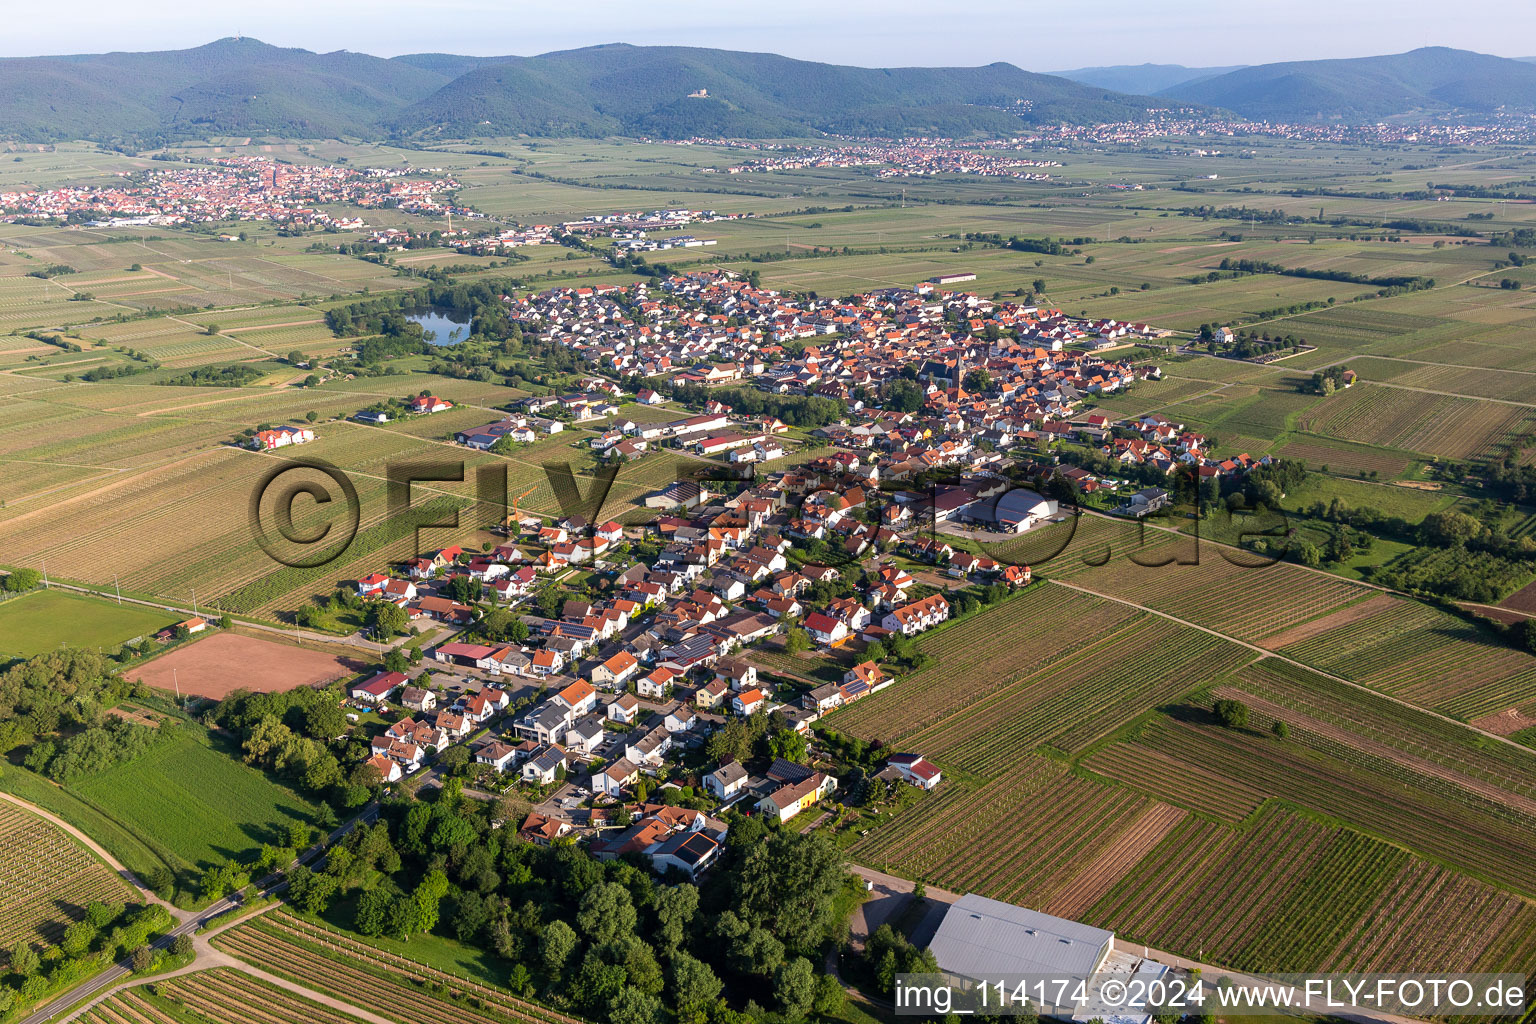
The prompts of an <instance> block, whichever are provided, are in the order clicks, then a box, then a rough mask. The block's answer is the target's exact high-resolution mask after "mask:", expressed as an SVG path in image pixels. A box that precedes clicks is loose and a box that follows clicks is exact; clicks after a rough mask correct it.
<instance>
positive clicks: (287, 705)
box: [212, 687, 378, 808]
mask: <svg viewBox="0 0 1536 1024" xmlns="http://www.w3.org/2000/svg"><path fill="white" fill-rule="evenodd" d="M212 718H213V721H214V722H215V723H216V724H217V725H219V726H221V727H223V728H225V729H227V730H229V731H230V732H232V733H234V734H235V736H236V737H238V738H239V740H240V749H241V752H242V754H243V756H244V758H245V761H246V763H247V764H251V765H255V766H257V767H260V768H263V769H265V770H267V771H270V772H273V773H275V774H277V775H280V776H283V777H284V778H286V779H288V780H289V781H290V782H292V783H293V785H295V786H296V787H297V788H299V789H300V790H303V791H306V792H309V793H313V794H314V795H316V796H318V797H322V798H325V799H328V800H330V801H332V802H333V803H336V804H339V805H340V806H342V807H348V808H350V807H358V806H361V805H362V804H364V803H366V802H367V800H368V797H369V793H370V790H371V788H372V787H373V786H375V785H377V782H378V777H377V774H378V773H377V772H376V771H375V770H374V769H373V768H372V767H371V766H369V765H368V764H367V761H368V757H369V755H370V753H371V751H370V750H369V748H368V746H367V744H366V743H365V742H363V740H362V739H360V738H352V739H343V738H342V737H343V736H344V734H345V733H346V731H347V721H346V715H345V713H344V712H343V711H342V709H341V707H340V697H339V694H338V693H337V691H336V690H334V689H320V690H315V689H310V688H309V687H298V688H296V689H293V690H286V691H284V692H281V693H249V692H247V691H244V690H237V691H235V692H234V693H232V694H230V695H229V696H228V697H226V698H225V699H224V700H223V701H222V702H220V704H219V706H218V708H217V709H216V710H215V711H214V713H213V716H212Z"/></svg>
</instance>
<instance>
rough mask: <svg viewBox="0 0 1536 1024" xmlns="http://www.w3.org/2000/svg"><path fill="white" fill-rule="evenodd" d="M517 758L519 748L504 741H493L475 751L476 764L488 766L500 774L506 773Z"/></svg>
mask: <svg viewBox="0 0 1536 1024" xmlns="http://www.w3.org/2000/svg"><path fill="white" fill-rule="evenodd" d="M516 757H517V748H516V747H514V746H512V744H510V743H506V742H504V741H502V740H492V741H491V742H490V743H487V744H486V745H485V746H483V747H481V748H480V749H479V750H477V751H475V761H476V763H478V764H488V765H490V766H491V767H492V768H494V769H496V770H497V771H499V772H504V771H506V770H507V766H508V765H510V764H512V762H513V760H514V759H515V758H516Z"/></svg>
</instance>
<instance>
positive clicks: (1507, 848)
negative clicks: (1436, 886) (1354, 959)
mask: <svg viewBox="0 0 1536 1024" xmlns="http://www.w3.org/2000/svg"><path fill="white" fill-rule="evenodd" d="M1141 739H1142V742H1143V743H1146V744H1147V745H1148V746H1151V747H1153V748H1154V749H1157V750H1160V751H1162V752H1163V753H1166V754H1169V755H1171V756H1174V757H1178V758H1181V759H1184V760H1187V761H1189V762H1191V763H1194V764H1198V765H1200V766H1201V767H1203V768H1205V769H1207V770H1209V771H1212V772H1215V773H1217V774H1218V775H1220V776H1222V777H1223V778H1227V779H1231V780H1233V781H1235V782H1238V783H1241V784H1243V785H1245V786H1248V787H1250V788H1252V789H1257V790H1259V791H1261V792H1265V793H1269V794H1270V795H1273V796H1278V797H1283V798H1284V799H1286V800H1288V801H1291V802H1293V803H1296V804H1300V805H1302V806H1305V807H1309V808H1311V809H1312V810H1314V811H1316V812H1318V813H1321V814H1326V815H1329V816H1332V817H1335V818H1339V819H1342V820H1344V821H1347V822H1350V823H1351V824H1353V825H1355V826H1356V827H1359V828H1363V829H1368V830H1370V831H1372V832H1374V833H1375V834H1377V835H1381V836H1384V837H1386V838H1388V839H1391V840H1392V841H1394V842H1397V843H1401V844H1402V845H1404V846H1406V847H1408V848H1409V849H1413V850H1417V851H1420V852H1422V853H1424V854H1427V855H1430V856H1434V857H1439V858H1441V859H1442V860H1444V861H1446V862H1447V863H1450V864H1454V865H1457V866H1458V867H1460V868H1462V869H1463V870H1466V871H1469V872H1474V873H1479V874H1482V875H1484V876H1487V877H1490V878H1496V879H1498V880H1499V881H1500V882H1501V883H1503V884H1505V885H1508V886H1509V887H1511V888H1516V889H1519V890H1522V891H1524V892H1526V893H1531V892H1536V830H1533V829H1531V828H1530V827H1528V826H1524V825H1519V824H1515V823H1514V822H1511V821H1508V820H1504V819H1503V818H1502V817H1495V816H1494V815H1493V814H1490V813H1488V812H1487V810H1486V808H1481V809H1480V808H1476V807H1473V806H1470V805H1469V804H1468V802H1467V801H1465V800H1463V801H1454V800H1451V799H1448V798H1445V797H1443V796H1440V795H1439V794H1437V793H1433V792H1430V791H1428V790H1425V789H1422V788H1414V787H1413V786H1410V785H1404V783H1403V782H1402V781H1401V780H1400V779H1399V778H1396V777H1392V776H1388V775H1382V774H1377V773H1375V772H1372V771H1370V770H1369V769H1367V768H1364V767H1362V766H1359V765H1355V764H1346V763H1341V762H1339V761H1336V760H1335V759H1333V758H1331V757H1329V756H1327V755H1324V754H1320V753H1316V752H1312V751H1308V750H1305V749H1303V748H1301V747H1299V746H1298V745H1297V744H1293V743H1282V742H1279V741H1274V740H1268V739H1264V738H1261V737H1258V736H1254V735H1252V734H1243V733H1235V732H1232V731H1231V730H1217V729H1211V728H1198V727H1195V726H1190V725H1185V724H1182V723H1175V722H1159V723H1156V724H1155V725H1154V726H1151V727H1149V728H1147V729H1146V730H1144V732H1143V735H1142V738H1141Z"/></svg>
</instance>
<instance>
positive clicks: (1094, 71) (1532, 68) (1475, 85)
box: [0, 38, 1536, 148]
mask: <svg viewBox="0 0 1536 1024" xmlns="http://www.w3.org/2000/svg"><path fill="white" fill-rule="evenodd" d="M0 96H4V97H5V98H4V100H3V101H0V138H14V139H22V140H26V141H56V140H60V139H72V138H84V139H93V140H97V141H102V142H108V143H112V144H118V145H124V146H133V147H138V148H147V147H149V146H153V145H156V144H160V143H163V142H168V141H174V140H177V139H185V138H198V137H207V136H210V135H252V136H263V135H271V136H284V137H289V138H315V137H340V138H360V139H370V140H378V139H389V138H393V139H406V140H410V139H428V140H432V139H448V138H467V137H473V136H496V135H529V136H539V137H546V136H572V135H575V136H592V137H600V136H605V135H625V136H636V135H645V136H652V137H659V138H686V137H690V136H729V137H740V138H777V137H786V138H793V137H812V136H818V135H821V134H824V133H832V134H849V135H874V136H902V135H918V134H922V135H948V136H958V137H964V136H969V135H974V134H987V135H1005V134H1009V133H1015V132H1019V131H1022V130H1026V128H1027V127H1028V126H1029V125H1030V124H1041V123H1061V122H1066V123H1075V124H1083V123H1094V122H1100V121H1120V120H1136V119H1140V118H1144V117H1146V116H1147V115H1148V114H1149V112H1152V111H1157V110H1162V109H1167V108H1169V107H1194V108H1197V109H1198V108H1210V109H1212V110H1218V111H1219V110H1226V111H1233V112H1236V113H1238V114H1240V115H1243V116H1246V117H1253V118H1261V119H1267V120H1277V121H1292V122H1295V121H1311V120H1322V121H1342V122H1348V123H1359V122H1370V121H1375V120H1381V119H1383V118H1395V117H1412V116H1415V115H1419V116H1425V117H1429V116H1442V115H1446V114H1456V113H1462V112H1466V113H1474V114H1480V115H1482V114H1489V113H1492V112H1495V111H1500V110H1508V111H1530V112H1536V63H1533V62H1532V61H1531V60H1528V59H1522V60H1512V59H1508V58H1504V57H1492V56H1488V55H1486V54H1480V53H1473V52H1470V51H1466V50H1452V49H1448V48H1445V47H1427V48H1424V49H1420V50H1414V51H1411V52H1409V53H1402V54H1392V55H1388V56H1381V57H1362V58H1352V59H1343V60H1322V61H1292V62H1287V63H1281V64H1263V65H1257V66H1253V67H1237V68H1187V67H1183V66H1181V65H1173V64H1145V65H1139V66H1128V65H1121V66H1111V67H1100V68H1081V69H1078V70H1076V71H1067V72H1062V73H1061V74H1060V75H1042V74H1036V73H1033V72H1029V71H1024V70H1022V69H1020V68H1018V67H1015V66H1014V65H1012V64H1006V63H994V64H988V65H986V66H984V67H969V68H966V67H955V68H929V67H907V68H862V67H846V66H840V65H834V64H821V63H816V62H813V61H803V60H795V59H792V58H789V57H782V56H779V55H777V54H771V53H746V52H741V51H735V50H716V49H703V48H697V47H685V46H630V45H628V44H623V43H614V44H608V45H604V46H589V47H585V48H583V49H578V50H564V51H559V52H554V53H545V54H541V55H539V56H535V57H519V56H503V57H469V56H462V55H458V54H447V53H415V54H406V55H404V56H400V57H393V58H388V59H386V58H382V57H373V56H369V55H368V54H362V53H352V52H350V51H346V50H338V51H335V52H333V53H312V52H310V51H308V50H302V49H292V48H283V47H277V46H269V45H267V44H266V43H262V42H260V41H258V40H254V39H239V38H232V39H220V40H217V41H215V42H212V43H209V44H207V45H205V46H199V47H195V48H192V49H188V50H166V51H159V52H150V53H106V54H78V55H73V56H61V57H17V58H6V59H0Z"/></svg>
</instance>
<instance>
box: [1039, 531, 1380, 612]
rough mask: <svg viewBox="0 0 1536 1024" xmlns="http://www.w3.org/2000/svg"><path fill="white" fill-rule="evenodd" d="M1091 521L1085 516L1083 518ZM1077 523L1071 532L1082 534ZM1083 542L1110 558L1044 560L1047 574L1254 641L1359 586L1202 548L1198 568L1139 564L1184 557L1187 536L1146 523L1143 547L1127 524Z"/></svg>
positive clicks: (1189, 543) (1188, 552)
mask: <svg viewBox="0 0 1536 1024" xmlns="http://www.w3.org/2000/svg"><path fill="white" fill-rule="evenodd" d="M1090 521H1091V520H1090ZM1083 525H1086V523H1085V524H1082V525H1080V526H1079V528H1078V534H1079V535H1080V536H1081V535H1083V534H1084V533H1085V531H1084V529H1083ZM1091 533H1092V536H1091V538H1090V539H1089V541H1088V547H1086V548H1083V549H1081V550H1082V551H1087V552H1091V551H1093V550H1095V548H1096V549H1097V550H1098V553H1099V557H1102V556H1103V554H1104V551H1105V549H1104V545H1105V544H1108V545H1109V548H1108V550H1109V552H1110V553H1111V554H1112V556H1113V557H1111V558H1110V559H1109V561H1108V562H1106V563H1105V564H1104V565H1102V566H1097V567H1094V566H1085V565H1083V564H1082V562H1081V560H1080V559H1074V558H1072V557H1070V549H1069V556H1064V557H1063V558H1062V559H1059V560H1057V561H1054V562H1051V563H1050V564H1049V566H1048V568H1047V569H1046V573H1047V575H1049V576H1052V577H1056V578H1058V579H1063V580H1070V581H1071V582H1072V583H1075V584H1077V585H1079V586H1083V587H1087V588H1088V589H1089V590H1093V591H1096V592H1098V593H1103V594H1109V595H1111V596H1113V597H1119V598H1123V599H1125V600H1128V601H1132V602H1135V603H1137V604H1143V605H1146V606H1147V607H1149V608H1156V609H1157V610H1158V611H1161V612H1166V613H1168V614H1169V615H1174V616H1177V617H1178V618H1181V619H1187V620H1189V621H1190V622H1194V623H1196V624H1198V625H1201V626H1205V627H1206V628H1208V629H1214V630H1216V631H1218V632H1220V633H1223V634H1226V635H1227V636H1231V637H1236V638H1237V639H1239V640H1246V641H1249V642H1254V641H1257V640H1260V639H1262V638H1263V637H1266V636H1270V635H1272V634H1275V633H1278V632H1280V631H1281V630H1284V629H1288V628H1290V627H1291V626H1294V625H1296V624H1297V623H1300V622H1304V621H1306V620H1308V619H1311V618H1313V617H1315V616H1318V615H1322V614H1325V613H1327V612H1329V611H1332V610H1333V609H1335V608H1339V607H1342V606H1343V605H1346V604H1348V603H1349V602H1351V601H1354V600H1356V599H1357V598H1359V596H1360V594H1361V590H1360V588H1359V587H1358V586H1357V585H1355V584H1351V583H1346V582H1345V581H1343V580H1339V579H1334V578H1332V577H1329V576H1325V575H1322V574H1321V573H1315V572H1309V571H1307V570H1305V569H1302V568H1300V567H1298V566H1294V565H1289V564H1287V563H1284V562H1278V563H1275V564H1273V565H1266V566H1263V567H1260V568H1254V567H1245V566H1237V565H1233V564H1232V563H1231V562H1228V561H1227V560H1226V559H1225V558H1222V557H1221V555H1220V554H1219V553H1217V552H1216V551H1214V550H1212V549H1211V548H1210V547H1209V546H1206V547H1203V548H1202V553H1201V556H1200V562H1199V564H1198V565H1178V564H1170V565H1164V566H1148V565H1139V564H1137V563H1136V562H1133V561H1131V560H1130V558H1129V557H1127V556H1129V555H1131V554H1135V555H1136V557H1138V558H1140V559H1141V560H1142V561H1143V562H1148V561H1158V560H1161V559H1163V558H1169V557H1173V556H1175V555H1178V556H1180V557H1186V558H1187V557H1191V556H1192V552H1193V550H1194V539H1193V538H1192V537H1187V536H1182V535H1174V534H1170V533H1167V532H1166V531H1162V530H1154V529H1152V528H1150V527H1149V528H1148V529H1147V531H1146V544H1145V546H1144V547H1143V546H1139V545H1138V543H1137V538H1136V534H1135V532H1134V530H1132V529H1131V527H1129V526H1128V525H1124V526H1121V527H1120V529H1119V530H1117V531H1113V532H1106V531H1103V530H1101V529H1095V530H1093V531H1091Z"/></svg>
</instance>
